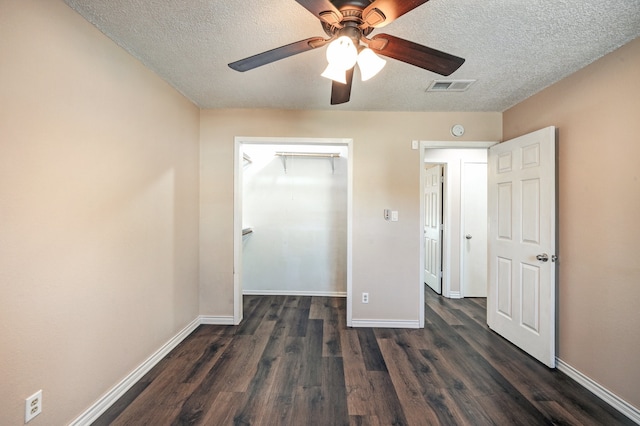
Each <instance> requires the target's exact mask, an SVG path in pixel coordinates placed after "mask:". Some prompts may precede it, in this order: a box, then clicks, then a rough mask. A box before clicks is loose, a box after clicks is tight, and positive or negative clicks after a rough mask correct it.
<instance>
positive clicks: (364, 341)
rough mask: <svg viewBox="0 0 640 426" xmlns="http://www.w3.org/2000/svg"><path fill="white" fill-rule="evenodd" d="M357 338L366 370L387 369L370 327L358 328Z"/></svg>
mask: <svg viewBox="0 0 640 426" xmlns="http://www.w3.org/2000/svg"><path fill="white" fill-rule="evenodd" d="M357 330H358V339H359V340H360V347H361V348H362V359H363V360H364V365H365V367H366V368H367V370H368V371H387V365H386V363H385V361H384V357H383V356H382V353H381V352H380V348H379V347H378V340H377V339H376V335H375V333H374V331H373V329H371V328H358V329H357Z"/></svg>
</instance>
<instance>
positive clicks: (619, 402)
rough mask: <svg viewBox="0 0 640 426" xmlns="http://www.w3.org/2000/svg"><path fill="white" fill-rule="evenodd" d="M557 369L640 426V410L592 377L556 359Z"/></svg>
mask: <svg viewBox="0 0 640 426" xmlns="http://www.w3.org/2000/svg"><path fill="white" fill-rule="evenodd" d="M556 367H557V368H558V370H560V371H562V372H563V373H564V374H566V375H567V376H569V377H571V378H572V379H573V380H575V381H576V382H578V383H580V384H581V385H582V386H584V387H585V388H587V389H588V390H590V391H591V392H592V393H593V394H595V395H596V396H597V397H599V398H600V399H602V400H603V401H604V402H606V403H607V404H609V405H610V406H612V407H613V408H615V409H616V410H618V411H619V412H621V413H622V414H624V415H625V416H627V417H629V418H630V419H631V420H633V421H634V422H636V423H637V424H639V425H640V409H638V408H636V407H634V406H633V405H631V404H629V403H628V402H627V401H625V400H624V399H622V398H620V397H619V396H618V395H616V394H614V393H613V392H611V391H610V390H609V389H607V388H605V387H604V386H602V385H600V384H599V383H597V382H596V381H594V380H593V379H591V378H590V377H587V376H585V375H584V374H582V373H581V372H580V371H578V370H576V369H575V368H573V367H572V366H570V365H569V364H567V363H566V362H564V361H563V360H561V359H560V358H556Z"/></svg>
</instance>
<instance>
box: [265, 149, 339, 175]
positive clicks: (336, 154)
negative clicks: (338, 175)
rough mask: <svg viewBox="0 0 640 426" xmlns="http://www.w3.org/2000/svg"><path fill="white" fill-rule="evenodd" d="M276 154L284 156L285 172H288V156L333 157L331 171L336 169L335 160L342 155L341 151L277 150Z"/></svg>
mask: <svg viewBox="0 0 640 426" xmlns="http://www.w3.org/2000/svg"><path fill="white" fill-rule="evenodd" d="M276 155H277V156H279V157H282V164H283V165H284V172H285V173H287V157H310V158H329V159H331V173H334V172H335V171H336V166H335V163H334V160H335V158H336V157H340V153H339V152H283V151H280V152H276Z"/></svg>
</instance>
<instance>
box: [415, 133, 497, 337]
mask: <svg viewBox="0 0 640 426" xmlns="http://www.w3.org/2000/svg"><path fill="white" fill-rule="evenodd" d="M497 143H499V142H491V141H420V229H419V231H418V232H417V233H416V235H418V236H419V238H420V239H421V243H420V245H419V247H420V253H419V256H420V280H419V283H418V286H419V287H418V288H419V291H418V294H419V295H420V296H419V298H418V303H419V304H420V306H419V312H420V328H424V242H422V240H423V237H422V234H423V232H424V231H423V230H424V225H425V223H424V209H425V205H424V196H423V194H424V179H425V168H424V158H425V150H427V149H438V148H440V149H458V148H459V149H469V148H476V149H488V148H489V147H491V146H493V145H495V144H497ZM445 170H446V168H445ZM445 183H446V182H445ZM450 229H451V227H450V226H446V225H445V234H446V235H448V232H450V231H449V230H450ZM448 238H449V239H450V238H451V237H450V236H449V237H448ZM445 240H447V238H446V237H445V238H444V239H443V244H444V241H445ZM448 262H450V255H448V254H447V253H446V252H443V256H442V271H443V275H444V276H443V280H442V294H443V295H444V296H446V297H451V283H450V281H449V280H448V279H447V275H448V274H447V273H446V270H447V267H448ZM458 297H459V295H458Z"/></svg>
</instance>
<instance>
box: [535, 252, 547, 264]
mask: <svg viewBox="0 0 640 426" xmlns="http://www.w3.org/2000/svg"><path fill="white" fill-rule="evenodd" d="M536 259H538V260H539V261H540V262H546V261H548V260H549V255H548V254H547V253H542V254H539V255H537V256H536Z"/></svg>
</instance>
